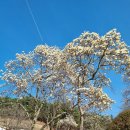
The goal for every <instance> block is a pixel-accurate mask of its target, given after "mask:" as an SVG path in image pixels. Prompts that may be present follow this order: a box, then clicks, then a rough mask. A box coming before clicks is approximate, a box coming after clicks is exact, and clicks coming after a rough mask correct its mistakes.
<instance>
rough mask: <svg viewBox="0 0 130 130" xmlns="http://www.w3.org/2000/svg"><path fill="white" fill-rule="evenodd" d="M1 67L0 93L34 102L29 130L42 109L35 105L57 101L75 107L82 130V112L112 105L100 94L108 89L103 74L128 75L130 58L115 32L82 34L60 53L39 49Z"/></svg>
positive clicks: (105, 76) (109, 100) (44, 48)
mask: <svg viewBox="0 0 130 130" xmlns="http://www.w3.org/2000/svg"><path fill="white" fill-rule="evenodd" d="M5 67H6V70H5V71H4V72H3V74H2V80H4V81H6V87H5V90H9V91H8V92H7V91H4V92H5V93H6V92H7V93H9V92H10V93H11V94H14V95H15V96H17V97H24V96H31V97H33V98H34V99H35V102H36V105H35V112H34V117H33V120H32V128H31V129H32V130H33V129H34V125H35V123H36V120H37V118H38V115H39V113H40V110H41V108H42V105H43V104H42V103H40V104H39V101H40V102H41V101H42V102H44V101H49V102H50V101H51V102H53V101H55V100H56V99H57V98H58V99H59V97H60V98H61V97H63V98H64V97H65V98H66V101H69V102H71V104H72V109H73V108H74V107H75V106H78V109H79V112H80V124H79V126H80V130H83V123H84V113H85V111H90V110H93V109H94V110H97V111H103V110H105V109H107V108H109V107H110V105H111V104H112V103H113V100H112V99H111V98H109V97H108V95H107V94H105V93H104V92H103V87H108V86H110V79H109V78H108V77H107V75H106V74H105V73H107V72H108V71H115V72H116V73H120V74H124V75H128V73H129V70H130V55H129V48H128V46H127V45H126V44H125V42H123V41H121V36H120V33H118V32H117V31H116V30H111V31H109V32H108V33H106V35H104V36H99V35H98V34H97V33H89V32H84V33H83V34H81V36H80V37H78V38H76V39H74V40H73V41H72V42H71V43H69V44H67V45H66V47H65V48H64V50H59V49H57V48H55V47H49V46H47V45H39V46H37V47H36V48H35V49H34V51H32V52H30V53H28V54H26V53H24V52H23V53H22V54H16V60H12V61H9V62H7V63H6V65H5ZM7 88H8V89H7ZM67 97H68V99H67ZM69 99H70V100H69ZM57 117H59V115H58V116H57ZM57 117H53V119H57ZM53 119H52V120H53ZM52 120H51V121H52ZM51 121H50V122H51ZM42 129H44V126H43V127H42Z"/></svg>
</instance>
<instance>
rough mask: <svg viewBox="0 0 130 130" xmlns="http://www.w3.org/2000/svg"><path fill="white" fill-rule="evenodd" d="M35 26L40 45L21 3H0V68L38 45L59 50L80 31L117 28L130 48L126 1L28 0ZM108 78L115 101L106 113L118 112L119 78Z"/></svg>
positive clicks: (129, 1) (15, 0) (128, 2)
mask: <svg viewBox="0 0 130 130" xmlns="http://www.w3.org/2000/svg"><path fill="white" fill-rule="evenodd" d="M28 1H29V4H30V6H31V8H32V11H33V14H34V16H35V20H36V21H37V24H38V26H39V29H40V32H41V35H42V37H43V42H42V41H41V40H40V37H39V35H38V32H37V30H36V26H35V24H34V22H33V20H32V17H31V15H30V13H29V10H28V8H27V5H26V2H25V0H0V61H1V62H0V68H1V69H3V66H4V62H5V61H7V60H9V59H14V58H15V53H17V52H18V53H20V52H21V51H23V50H24V51H25V52H29V51H31V50H33V49H34V47H35V46H36V45H38V44H44V43H47V44H48V45H56V46H59V47H60V48H63V47H64V46H65V45H66V44H67V43H68V42H70V41H72V40H73V39H74V38H76V37H78V36H79V35H80V34H81V33H82V32H83V31H90V32H92V31H94V32H97V33H99V34H100V35H104V34H105V33H106V32H107V31H109V30H111V29H113V28H117V29H118V31H120V32H121V34H122V39H123V40H124V41H125V42H126V43H127V44H128V45H130V43H129V42H130V7H129V6H130V0H28ZM111 75H112V86H113V91H110V90H107V92H108V93H109V94H110V96H111V97H112V98H113V99H115V100H116V104H114V105H113V106H112V110H111V111H108V112H107V113H108V114H113V115H114V116H115V115H117V114H118V113H119V111H120V110H121V109H120V107H121V105H122V95H121V93H122V91H123V89H124V88H125V85H123V82H122V81H121V77H120V76H117V75H114V74H111Z"/></svg>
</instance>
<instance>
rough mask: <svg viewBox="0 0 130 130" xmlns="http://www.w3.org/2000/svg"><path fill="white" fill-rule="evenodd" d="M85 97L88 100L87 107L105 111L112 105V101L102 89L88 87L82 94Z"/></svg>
mask: <svg viewBox="0 0 130 130" xmlns="http://www.w3.org/2000/svg"><path fill="white" fill-rule="evenodd" d="M84 94H85V97H86V98H87V99H88V100H87V101H88V104H89V106H88V105H87V106H86V107H87V109H88V107H89V108H91V107H96V108H98V109H99V110H102V111H103V110H105V109H107V108H109V107H110V105H111V104H112V103H114V101H113V100H111V99H110V98H109V97H108V95H107V94H105V93H104V92H103V90H102V88H95V87H92V86H91V87H90V88H88V89H87V90H86V92H84Z"/></svg>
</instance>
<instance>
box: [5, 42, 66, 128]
mask: <svg viewBox="0 0 130 130" xmlns="http://www.w3.org/2000/svg"><path fill="white" fill-rule="evenodd" d="M64 59H65V58H64V55H63V53H62V51H60V50H59V49H58V48H56V47H49V46H47V45H39V46H37V47H36V48H35V49H34V51H32V52H30V53H28V54H26V53H25V52H23V53H22V54H16V60H11V61H9V62H7V63H6V64H5V67H6V70H5V71H4V72H3V74H2V80H4V81H6V86H5V90H6V91H4V92H5V94H6V93H7V94H9V93H10V94H11V95H12V94H13V95H14V96H15V97H18V98H20V97H26V96H30V97H32V98H33V99H34V100H35V102H36V103H35V104H36V105H35V110H34V116H33V120H32V128H31V129H33V128H34V125H35V123H36V121H37V118H38V116H39V113H40V110H41V108H42V106H43V104H42V103H41V102H45V101H46V102H50V101H51V102H52V101H54V100H56V97H57V98H58V96H60V95H59V94H61V95H62V91H63V81H64V78H63V77H65V76H64V74H65V73H64V68H63V66H64V63H65V61H64ZM23 107H24V106H23ZM24 109H25V108H24ZM26 112H27V111H26ZM28 115H29V113H28Z"/></svg>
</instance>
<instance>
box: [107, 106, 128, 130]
mask: <svg viewBox="0 0 130 130" xmlns="http://www.w3.org/2000/svg"><path fill="white" fill-rule="evenodd" d="M107 130H130V109H129V110H125V111H123V112H121V113H120V114H119V115H118V116H117V117H116V118H115V119H114V120H113V121H112V123H111V124H110V125H109V126H108V128H107Z"/></svg>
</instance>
